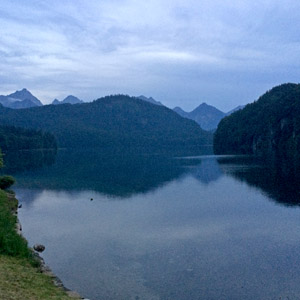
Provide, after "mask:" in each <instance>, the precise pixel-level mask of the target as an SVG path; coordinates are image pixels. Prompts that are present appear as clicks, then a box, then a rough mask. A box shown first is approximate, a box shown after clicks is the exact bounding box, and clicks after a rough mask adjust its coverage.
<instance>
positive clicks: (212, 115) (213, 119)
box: [0, 88, 244, 131]
mask: <svg viewBox="0 0 300 300" xmlns="http://www.w3.org/2000/svg"><path fill="white" fill-rule="evenodd" d="M136 98H137V99H140V100H143V101H145V102H149V103H151V104H154V105H157V106H164V105H163V104H162V103H161V102H159V101H156V100H155V99H153V98H152V97H146V96H143V95H141V96H138V97H136ZM67 103H69V104H82V103H84V101H82V100H80V99H78V98H77V97H75V96H73V95H69V96H67V97H66V98H65V99H63V100H61V101H59V100H58V99H54V100H53V101H52V103H51V104H53V105H59V104H67ZM0 104H2V105H3V106H5V107H9V108H13V109H24V108H30V107H35V106H42V105H43V104H42V102H41V101H40V100H39V99H38V98H36V97H35V96H33V95H32V94H31V93H30V92H29V91H28V90H27V89H25V88H24V89H22V90H20V91H16V92H15V93H12V94H10V95H7V96H0ZM243 107H244V106H238V107H236V108H234V109H233V110H231V111H229V112H227V113H225V112H222V111H221V110H219V109H217V108H216V107H214V106H211V105H208V104H206V103H202V104H200V105H199V106H198V107H196V108H195V109H194V110H193V111H191V112H186V111H184V110H183V109H181V108H180V107H175V108H174V109H173V110H174V111H175V112H176V113H177V114H179V115H180V116H182V117H184V118H187V119H191V120H194V121H196V123H198V124H199V125H200V127H201V128H202V129H204V130H207V131H214V130H215V129H216V128H217V126H218V124H219V122H220V121H221V119H223V118H224V117H225V116H228V115H230V114H231V113H233V112H235V111H237V110H239V109H242V108H243Z"/></svg>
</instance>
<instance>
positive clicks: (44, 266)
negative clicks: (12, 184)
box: [6, 191, 90, 300]
mask: <svg viewBox="0 0 300 300" xmlns="http://www.w3.org/2000/svg"><path fill="white" fill-rule="evenodd" d="M6 195H7V198H8V200H9V201H17V203H19V201H18V199H17V198H16V194H15V192H14V191H12V192H6ZM12 214H13V215H14V216H15V217H16V232H17V234H18V235H20V236H22V238H23V239H25V240H26V238H25V237H24V236H23V233H22V225H21V222H20V220H19V217H18V206H16V208H15V209H14V210H13V211H12ZM26 241H27V240H26ZM28 248H29V250H30V251H31V252H32V253H33V257H34V259H36V260H37V261H38V262H39V266H38V267H37V269H38V270H39V271H40V272H41V273H42V274H45V275H46V276H48V277H50V278H51V281H52V283H53V285H54V286H55V287H57V288H59V289H61V290H63V291H64V292H65V293H66V294H67V296H69V297H70V298H72V299H80V300H90V299H87V298H85V297H82V296H81V295H79V293H78V292H76V291H73V290H70V289H68V288H67V287H66V286H65V285H64V284H63V282H62V280H61V279H60V278H59V277H58V276H56V275H55V274H54V273H53V272H52V270H51V268H50V267H49V266H48V265H47V264H46V263H45V260H44V259H43V258H42V257H41V256H40V254H39V253H38V252H36V251H35V250H34V249H33V248H31V247H29V246H28Z"/></svg>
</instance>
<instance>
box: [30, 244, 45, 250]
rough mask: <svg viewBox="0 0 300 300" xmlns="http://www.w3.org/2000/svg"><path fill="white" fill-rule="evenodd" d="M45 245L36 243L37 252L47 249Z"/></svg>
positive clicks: (34, 247)
mask: <svg viewBox="0 0 300 300" xmlns="http://www.w3.org/2000/svg"><path fill="white" fill-rule="evenodd" d="M45 248H46V247H45V246H44V245H41V244H35V245H34V246H33V249H34V250H35V251H37V252H43V251H44V250H45Z"/></svg>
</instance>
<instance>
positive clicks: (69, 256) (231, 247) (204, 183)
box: [6, 151, 300, 300]
mask: <svg viewBox="0 0 300 300" xmlns="http://www.w3.org/2000/svg"><path fill="white" fill-rule="evenodd" d="M24 157H25V158H24ZM26 159H28V160H26ZM7 161H8V163H7V170H6V171H7V172H10V173H13V174H14V175H15V177H16V178H17V180H18V184H17V185H16V186H15V188H14V190H15V192H16V194H17V198H18V199H19V201H20V202H21V203H22V208H21V209H20V210H19V218H20V220H21V223H22V226H23V234H24V236H25V237H26V238H27V240H28V242H29V245H31V246H32V245H33V244H35V243H42V244H44V245H45V246H46V250H45V252H44V253H43V254H42V256H43V258H44V259H45V261H46V263H47V264H48V265H49V266H50V267H51V268H52V270H53V271H54V272H55V274H57V275H58V277H60V278H61V279H62V281H63V282H64V284H65V285H66V286H67V287H68V288H70V289H73V290H76V291H78V292H79V293H80V294H81V295H82V296H84V297H86V298H89V299H93V300H97V299H101V300H109V299H122V300H124V299H125V300H126V299H134V300H137V299H140V300H141V299H155V300H156V299H161V300H164V299H170V300H185V299H186V300H193V299H216V300H220V299H226V300H228V299H237V300H240V299H251V300H252V299H300V284H299V283H300V268H299V266H300V210H299V202H300V201H299V199H300V197H299V191H298V188H297V185H296V184H297V183H296V182H295V181H293V179H291V178H286V177H284V176H282V174H280V172H279V173H278V170H277V171H276V170H274V169H272V168H267V167H265V166H263V165H261V164H259V163H257V162H255V161H254V160H253V159H251V158H241V157H215V156H199V157H189V158H184V159H179V158H177V159H170V158H167V157H158V156H154V157H150V156H139V157H136V156H132V155H125V154H124V155H122V156H112V155H101V154H99V153H96V152H81V153H75V152H73V153H70V152H67V151H59V152H58V153H57V155H55V154H51V153H50V154H49V153H34V154H30V153H25V154H24V153H23V154H22V155H19V156H18V159H15V158H10V157H7ZM298 187H299V186H298Z"/></svg>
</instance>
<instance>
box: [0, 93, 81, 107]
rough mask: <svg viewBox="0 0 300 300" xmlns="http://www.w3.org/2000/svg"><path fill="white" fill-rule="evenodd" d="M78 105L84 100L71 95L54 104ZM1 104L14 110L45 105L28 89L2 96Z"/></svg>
mask: <svg viewBox="0 0 300 300" xmlns="http://www.w3.org/2000/svg"><path fill="white" fill-rule="evenodd" d="M66 103H70V104H78V103H83V101H82V100H80V99H78V98H77V97H75V96H72V95H69V96H67V97H66V98H65V99H64V100H62V101H59V100H57V99H55V100H53V102H52V104H54V105H57V104H66ZM0 104H2V105H3V106H5V107H9V108H13V109H22V108H30V107H35V106H43V103H42V102H41V101H40V100H39V99H38V98H37V97H35V96H33V95H32V94H31V93H30V92H29V91H28V90H27V89H25V88H24V89H22V90H20V91H16V92H14V93H12V94H9V95H6V96H4V95H0Z"/></svg>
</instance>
